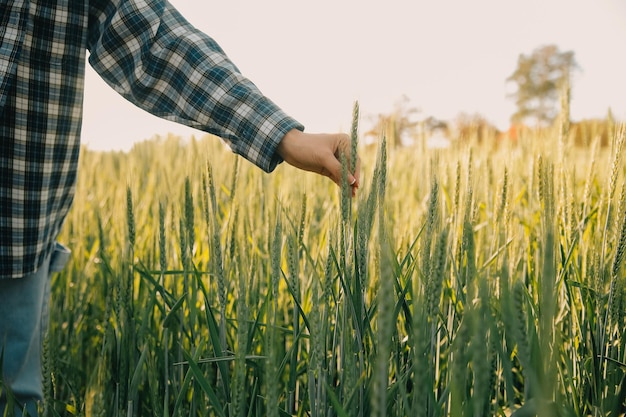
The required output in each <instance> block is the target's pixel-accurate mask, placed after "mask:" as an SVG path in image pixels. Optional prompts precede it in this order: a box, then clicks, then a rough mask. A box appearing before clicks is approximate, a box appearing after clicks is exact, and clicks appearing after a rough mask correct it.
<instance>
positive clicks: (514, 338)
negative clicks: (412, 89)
mask: <svg viewBox="0 0 626 417" xmlns="http://www.w3.org/2000/svg"><path fill="white" fill-rule="evenodd" d="M355 114H356V112H355ZM357 120H358V116H356V115H355V117H354V121H353V137H354V139H355V143H356V139H357V138H358V132H357V127H356V125H357V123H356V121H357ZM610 129H611V130H610V132H611V135H610V141H609V144H608V145H607V146H601V144H600V143H599V140H597V139H596V138H594V137H592V136H591V135H589V137H588V138H587V140H586V144H585V145H584V146H574V145H573V144H572V143H571V141H570V140H569V138H568V136H567V134H566V133H563V132H564V131H563V129H560V128H559V127H558V126H557V127H555V128H553V129H547V130H543V131H541V132H530V133H528V134H527V135H526V136H525V137H520V138H519V140H518V141H517V142H516V143H510V142H506V141H504V142H501V143H499V144H498V146H493V142H490V143H485V142H484V141H483V142H482V143H478V141H477V140H473V139H472V137H469V138H468V139H467V140H466V141H464V142H462V143H455V144H453V145H452V146H450V147H449V148H446V149H426V148H424V147H423V144H418V145H415V146H411V147H395V148H392V147H388V146H387V143H388V141H387V140H386V138H385V137H384V136H381V137H380V140H378V141H377V142H376V143H375V144H373V145H369V146H365V145H358V148H359V154H360V155H361V158H362V171H361V184H362V185H361V187H360V189H359V190H358V193H357V196H356V197H355V198H351V197H350V196H349V193H348V192H347V191H346V190H347V188H348V187H343V188H341V189H340V188H339V187H336V186H335V185H334V184H332V183H331V182H330V181H329V180H327V179H325V178H321V177H318V176H316V175H312V174H308V173H303V172H300V171H297V170H295V169H294V168H292V167H288V166H286V165H284V164H283V165H284V166H280V167H279V168H278V169H277V170H276V172H274V173H272V174H265V173H262V172H261V171H260V170H259V169H257V168H255V167H253V166H251V165H250V164H249V163H247V162H245V161H243V160H240V158H238V157H236V156H234V155H233V154H232V153H231V152H230V151H229V150H228V149H225V147H224V146H223V145H222V144H221V142H220V141H219V139H217V138H215V137H209V136H207V137H204V138H199V139H192V140H190V141H182V140H179V139H178V138H175V137H167V138H161V139H160V140H152V141H147V142H144V143H141V144H137V145H136V146H135V147H134V148H133V149H132V151H130V152H129V153H116V152H108V153H105V152H93V151H89V150H87V149H85V150H84V152H83V154H82V156H81V158H82V159H81V170H80V174H79V182H78V186H77V195H76V199H75V203H74V207H73V210H72V212H71V213H70V215H69V217H68V219H67V221H66V224H65V226H64V230H63V234H62V236H61V239H60V241H61V242H63V243H65V244H67V245H68V246H69V247H71V249H72V251H73V257H72V260H71V263H70V265H68V267H67V268H66V270H65V271H64V272H63V273H61V274H58V275H56V276H54V277H53V281H52V298H51V309H52V310H51V319H50V332H49V336H48V339H47V340H46V345H45V358H44V364H45V366H44V368H45V369H44V381H45V396H46V401H45V404H46V409H45V410H44V412H45V414H46V415H49V416H103V417H104V416H106V417H118V416H129V417H130V416H154V417H170V416H171V417H174V416H228V417H246V416H250V417H252V416H270V417H271V416H286V415H294V416H312V417H321V416H324V417H331V416H341V417H344V416H350V417H352V416H354V417H357V416H358V417H361V416H418V417H419V416H454V417H457V416H510V415H514V416H517V417H520V416H534V415H538V416H617V415H621V414H623V413H624V410H625V407H624V403H625V399H626V379H625V376H626V373H625V370H626V357H625V354H626V346H625V342H626V338H624V337H623V336H624V335H623V329H624V324H625V314H624V312H625V308H626V297H625V294H626V293H625V274H624V271H625V267H624V266H623V263H624V262H623V258H624V251H625V250H626V222H625V218H626V182H625V174H626V169H625V164H624V161H623V159H624V157H623V147H624V141H625V136H626V133H625V128H624V125H620V124H619V123H618V124H611V126H610Z"/></svg>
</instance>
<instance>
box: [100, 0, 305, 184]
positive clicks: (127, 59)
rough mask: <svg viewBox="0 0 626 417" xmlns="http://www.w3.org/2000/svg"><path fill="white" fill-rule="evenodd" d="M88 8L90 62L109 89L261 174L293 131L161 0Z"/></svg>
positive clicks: (271, 105) (213, 44) (292, 123)
mask: <svg viewBox="0 0 626 417" xmlns="http://www.w3.org/2000/svg"><path fill="white" fill-rule="evenodd" d="M103 4H108V7H107V8H105V9H103V10H99V9H95V10H93V11H92V18H91V19H90V22H93V23H91V24H94V27H90V41H89V45H90V51H91V55H90V63H91V65H92V66H93V67H94V69H95V70H96V71H97V72H98V73H99V74H100V75H101V76H102V78H103V79H105V81H106V82H107V83H108V84H109V85H111V86H112V87H113V88H114V89H115V90H116V91H118V92H119V93H120V94H122V95H123V96H124V97H125V98H127V99H128V100H129V101H131V102H133V103H134V104H135V105H137V106H139V107H140V108H142V109H144V110H147V111H148V112H150V113H152V114H155V115H157V116H159V117H162V118H165V119H168V120H172V121H175V122H178V123H182V124H185V125H188V126H191V127H194V128H197V129H200V130H203V131H206V132H209V133H212V134H215V135H217V136H220V137H222V138H223V139H224V140H226V141H227V142H228V143H229V145H230V146H231V148H232V150H233V151H234V152H235V153H237V154H240V155H242V156H244V157H245V158H246V159H248V160H250V161H251V162H253V163H254V164H256V165H257V166H259V167H260V168H262V169H263V170H265V171H268V172H269V171H272V170H273V169H274V168H275V167H276V165H277V164H278V163H279V162H280V161H281V159H280V157H279V156H278V154H276V152H275V151H276V148H277V146H278V144H279V142H280V141H281V139H282V138H283V137H284V136H285V135H286V134H287V132H289V131H290V130H293V129H299V130H302V129H303V127H302V125H301V124H300V123H298V122H297V121H296V120H294V119H292V118H291V117H289V116H288V115H286V114H285V113H284V112H283V111H282V110H281V109H280V108H279V107H278V106H277V105H276V104H274V103H273V102H272V101H271V100H270V99H268V98H267V97H265V96H264V95H263V94H262V93H261V91H259V89H258V88H257V87H256V86H255V85H254V84H253V83H252V82H251V81H250V80H248V79H247V78H246V77H244V76H243V75H242V74H241V73H240V72H239V70H238V69H237V67H236V66H235V65H234V64H233V63H232V62H231V61H230V60H229V58H228V57H227V56H226V54H225V53H224V51H223V50H222V49H221V48H220V46H219V45H218V44H217V43H216V42H215V41H214V40H213V39H211V38H210V37H209V36H207V35H206V34H204V33H202V32H200V31H198V30H197V29H195V28H194V27H193V26H192V25H191V24H189V23H188V22H187V21H186V20H185V19H184V18H183V17H182V16H181V15H180V14H179V13H178V12H177V11H176V10H175V9H174V8H173V7H172V6H171V5H170V4H169V3H167V2H165V1H152V2H149V3H148V4H147V5H145V6H143V7H141V8H138V7H134V6H136V2H135V1H132V0H127V1H117V2H116V1H112V2H106V3H103Z"/></svg>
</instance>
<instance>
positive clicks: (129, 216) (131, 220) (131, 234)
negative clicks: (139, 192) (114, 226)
mask: <svg viewBox="0 0 626 417" xmlns="http://www.w3.org/2000/svg"><path fill="white" fill-rule="evenodd" d="M126 225H127V227H128V243H129V244H130V247H134V246H135V214H134V213H133V193H132V191H131V190H130V185H127V186H126Z"/></svg>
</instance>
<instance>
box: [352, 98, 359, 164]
mask: <svg viewBox="0 0 626 417" xmlns="http://www.w3.org/2000/svg"><path fill="white" fill-rule="evenodd" d="M358 144H359V102H358V101H355V102H354V108H353V109H352V128H351V129H350V172H352V173H354V171H355V169H356V160H357V157H358V154H357V147H358Z"/></svg>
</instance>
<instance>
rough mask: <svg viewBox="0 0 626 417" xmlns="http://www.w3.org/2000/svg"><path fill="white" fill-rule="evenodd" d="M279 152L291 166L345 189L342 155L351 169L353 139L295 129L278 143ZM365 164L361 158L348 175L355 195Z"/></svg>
mask: <svg viewBox="0 0 626 417" xmlns="http://www.w3.org/2000/svg"><path fill="white" fill-rule="evenodd" d="M276 152H277V153H278V154H279V155H280V156H281V158H283V160H284V161H285V162H287V163H288V164H289V165H293V166H294V167H296V168H299V169H302V170H305V171H310V172H315V173H317V174H320V175H324V176H326V177H328V178H330V179H331V180H333V181H334V182H335V184H337V185H339V186H341V162H340V160H341V155H345V157H346V160H347V162H348V166H350V137H349V136H348V135H346V134H343V133H336V134H327V133H304V132H301V131H300V130H297V129H293V130H290V131H289V132H287V134H286V135H285V137H284V138H283V139H282V140H281V141H280V143H279V144H278V148H276ZM360 169H361V161H360V159H359V157H358V156H357V160H356V164H355V170H354V172H348V184H350V186H351V187H352V195H353V196H354V195H355V194H356V190H357V188H359V171H360Z"/></svg>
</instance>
